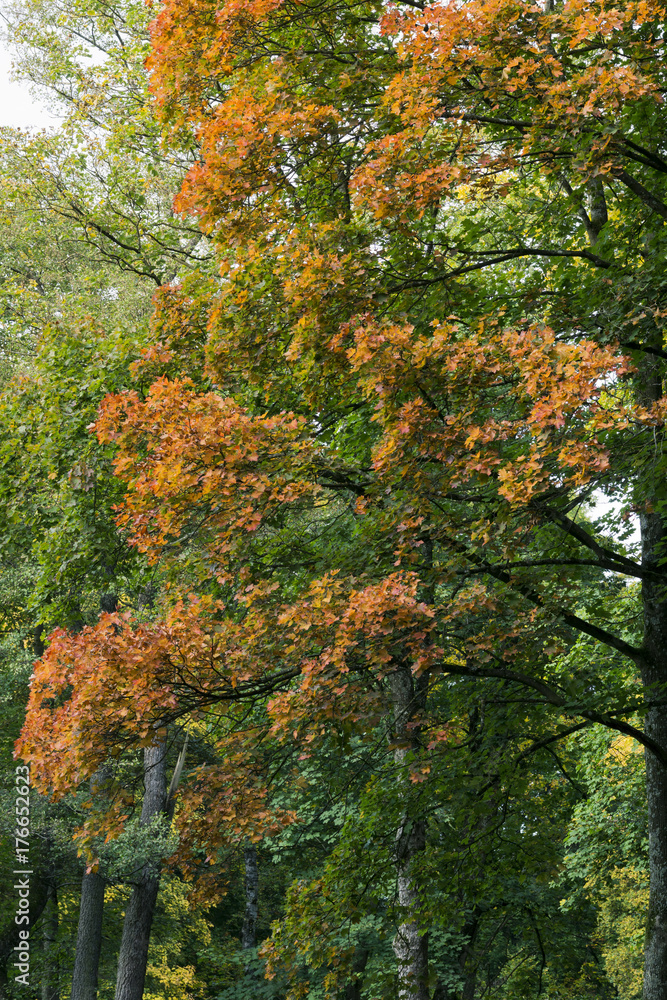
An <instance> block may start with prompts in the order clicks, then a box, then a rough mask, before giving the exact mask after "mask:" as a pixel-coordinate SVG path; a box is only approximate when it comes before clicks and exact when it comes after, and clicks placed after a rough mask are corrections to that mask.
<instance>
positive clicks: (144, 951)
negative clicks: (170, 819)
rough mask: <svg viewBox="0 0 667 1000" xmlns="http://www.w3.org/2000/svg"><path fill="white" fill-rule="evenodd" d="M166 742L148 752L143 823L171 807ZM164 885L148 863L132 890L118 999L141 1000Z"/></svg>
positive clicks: (145, 758)
mask: <svg viewBox="0 0 667 1000" xmlns="http://www.w3.org/2000/svg"><path fill="white" fill-rule="evenodd" d="M166 763H167V762H166V740H165V739H164V737H162V738H159V739H158V738H156V740H155V742H154V743H153V744H152V746H149V747H146V749H145V750H144V788H145V791H144V801H143V806H142V809H141V822H142V823H144V824H146V823H148V822H150V820H151V819H152V818H153V817H154V816H159V815H160V814H161V813H165V811H166V808H167V780H166V778H167V769H166ZM159 886H160V871H159V868H158V869H156V868H155V866H154V865H151V864H146V865H144V867H143V870H142V872H141V876H140V879H139V881H138V883H137V884H136V885H135V886H134V888H133V889H132V894H131V896H130V901H129V903H128V905H127V909H126V911H125V921H124V923H123V936H122V938H121V942H120V954H119V956H118V974H117V977H116V993H115V1000H141V998H142V997H143V993H144V983H145V981H146V964H147V962H148V945H149V943H150V935H151V926H152V923H153V914H154V912H155V904H156V902H157V895H158V889H159Z"/></svg>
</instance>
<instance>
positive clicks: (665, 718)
mask: <svg viewBox="0 0 667 1000" xmlns="http://www.w3.org/2000/svg"><path fill="white" fill-rule="evenodd" d="M660 346H662V345H660ZM638 395H639V401H640V402H642V403H644V405H647V406H650V405H651V403H653V402H655V401H656V400H658V399H660V398H661V396H662V365H661V363H660V362H659V361H658V359H657V358H655V357H653V358H645V359H644V360H643V361H642V363H641V366H640V371H639V375H638ZM661 446H662V442H659V441H656V444H655V447H656V451H657V449H658V448H661ZM650 475H651V473H650V472H649V476H650ZM646 485H647V487H648V489H647V492H648V497H647V499H648V501H649V504H650V501H651V499H652V497H651V496H650V492H651V482H650V481H649V482H648V483H647V484H646ZM647 506H648V505H647ZM656 506H657V505H656ZM640 526H641V540H642V568H643V569H644V570H645V571H646V572H647V575H646V576H645V577H644V579H643V580H642V603H643V610H644V637H643V658H642V663H641V673H642V682H643V685H644V693H645V697H646V699H647V701H649V702H650V701H657V702H661V701H663V700H664V690H663V691H661V690H660V685H664V684H666V683H667V592H666V588H665V583H664V582H663V581H664V580H665V571H664V567H663V566H661V565H660V560H661V559H662V558H664V556H665V555H667V548H666V544H667V526H666V524H665V520H664V517H663V516H662V515H661V513H660V512H659V508H658V510H655V509H654V510H651V509H648V510H646V511H645V512H644V513H643V514H642V515H641V517H640ZM649 574H650V575H649ZM661 577H662V578H661ZM645 731H646V734H647V735H648V736H650V737H651V738H652V739H653V740H655V742H656V743H657V744H659V746H660V747H661V748H662V749H663V750H664V749H667V710H666V709H665V707H664V706H662V705H660V704H656V705H654V706H653V707H651V708H650V709H649V711H648V713H647V715H646V722H645ZM645 758H646V799H647V811H648V842H649V848H648V850H649V906H648V917H647V921H646V939H645V945H644V1000H667V769H666V768H665V767H664V766H663V765H662V764H661V763H660V761H659V760H658V759H657V758H656V757H655V755H654V754H653V753H651V752H650V751H649V750H646V751H645Z"/></svg>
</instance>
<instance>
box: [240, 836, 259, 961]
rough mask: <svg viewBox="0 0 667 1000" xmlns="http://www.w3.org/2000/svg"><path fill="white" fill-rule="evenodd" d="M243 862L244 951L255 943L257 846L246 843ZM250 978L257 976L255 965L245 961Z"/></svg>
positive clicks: (242, 931)
mask: <svg viewBox="0 0 667 1000" xmlns="http://www.w3.org/2000/svg"><path fill="white" fill-rule="evenodd" d="M243 864H244V868H245V874H244V888H245V912H244V914H243V926H242V927H241V947H242V949H243V950H244V951H247V950H248V949H250V948H254V947H255V946H256V944H257V914H258V912H259V866H258V864H257V848H256V847H255V845H254V844H250V843H247V844H246V846H245V848H244V849H243ZM243 971H244V972H245V974H246V976H248V977H249V978H251V979H255V978H256V977H257V968H256V966H255V965H254V964H253V963H252V962H250V961H247V962H246V964H245V967H244V970H243Z"/></svg>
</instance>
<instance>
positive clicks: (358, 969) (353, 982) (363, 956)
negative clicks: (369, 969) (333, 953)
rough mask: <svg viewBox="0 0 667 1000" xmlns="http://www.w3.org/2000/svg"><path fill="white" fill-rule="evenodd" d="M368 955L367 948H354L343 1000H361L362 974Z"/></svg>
mask: <svg viewBox="0 0 667 1000" xmlns="http://www.w3.org/2000/svg"><path fill="white" fill-rule="evenodd" d="M369 955H370V952H369V950H368V948H364V947H363V945H357V947H356V948H355V950H354V959H353V961H352V975H351V976H350V981H349V983H347V984H346V986H345V993H344V994H343V996H344V998H345V1000H361V989H362V987H363V983H364V972H365V971H366V965H367V964H368V958H369Z"/></svg>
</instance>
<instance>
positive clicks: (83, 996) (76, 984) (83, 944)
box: [71, 872, 105, 1000]
mask: <svg viewBox="0 0 667 1000" xmlns="http://www.w3.org/2000/svg"><path fill="white" fill-rule="evenodd" d="M104 888H105V886H104V879H103V878H102V876H101V875H99V874H98V873H97V872H87V873H86V874H84V876H83V879H82V882H81V907H80V909H79V926H78V930H77V935H76V957H75V959H74V974H73V977H72V997H71V1000H96V997H97V974H98V968H99V964H100V954H101V951H102V917H103V914H104Z"/></svg>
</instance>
